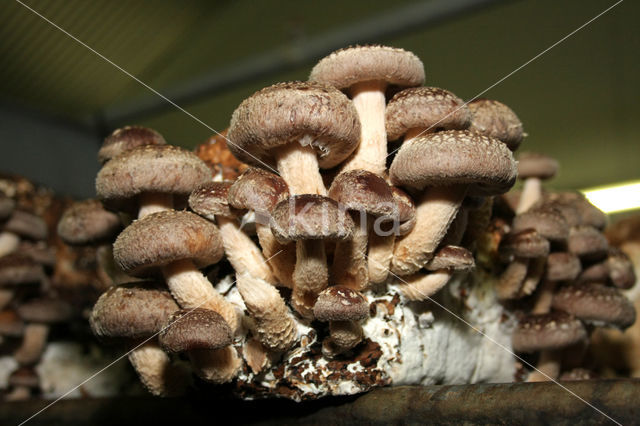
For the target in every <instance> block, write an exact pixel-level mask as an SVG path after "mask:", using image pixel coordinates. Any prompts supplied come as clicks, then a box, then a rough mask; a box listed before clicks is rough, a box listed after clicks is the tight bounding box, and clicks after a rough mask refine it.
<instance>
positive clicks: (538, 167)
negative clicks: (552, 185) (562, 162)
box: [518, 152, 558, 179]
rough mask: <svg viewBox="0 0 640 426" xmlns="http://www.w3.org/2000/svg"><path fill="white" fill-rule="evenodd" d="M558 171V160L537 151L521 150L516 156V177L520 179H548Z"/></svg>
mask: <svg viewBox="0 0 640 426" xmlns="http://www.w3.org/2000/svg"><path fill="white" fill-rule="evenodd" d="M556 173H558V161H557V160H556V159H555V158H551V157H549V156H548V155H544V154H540V153H537V152H522V153H521V154H520V155H519V156H518V177H519V178H520V179H527V178H538V179H550V178H552V177H554V176H555V175H556Z"/></svg>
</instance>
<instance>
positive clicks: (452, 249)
mask: <svg viewBox="0 0 640 426" xmlns="http://www.w3.org/2000/svg"><path fill="white" fill-rule="evenodd" d="M475 265H476V264H475V260H474V258H473V254H472V253H471V252H470V251H469V250H467V249H466V248H464V247H458V246H451V245H449V246H444V247H442V248H441V249H440V250H438V251H437V252H436V254H435V256H434V257H433V259H431V260H430V261H429V263H427V264H426V265H425V269H427V270H429V271H437V270H439V269H451V270H454V271H468V270H470V269H473V268H474V267H475Z"/></svg>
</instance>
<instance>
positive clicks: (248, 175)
mask: <svg viewBox="0 0 640 426" xmlns="http://www.w3.org/2000/svg"><path fill="white" fill-rule="evenodd" d="M228 195H229V196H228V198H229V204H230V205H231V206H232V207H234V208H236V209H243V210H253V211H255V212H256V213H257V214H262V215H269V214H270V213H271V210H273V208H274V207H275V206H276V204H278V203H279V202H280V201H282V200H286V199H287V198H288V197H289V186H288V185H287V183H286V182H285V181H284V179H282V178H281V177H280V176H278V175H276V174H274V173H271V172H268V171H266V170H262V169H258V168H255V167H251V168H249V169H247V170H246V171H245V172H244V173H243V174H242V175H240V177H238V179H237V180H236V181H235V182H233V185H231V187H230V188H229V194H228Z"/></svg>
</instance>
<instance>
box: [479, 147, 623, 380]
mask: <svg viewBox="0 0 640 426" xmlns="http://www.w3.org/2000/svg"><path fill="white" fill-rule="evenodd" d="M557 169H558V163H557V162H556V161H555V160H554V159H552V158H549V157H546V156H544V155H541V154H535V153H523V154H522V155H521V156H520V158H519V163H518V175H519V177H520V178H521V179H523V180H524V185H523V189H522V191H521V192H520V193H517V192H515V193H513V194H507V195H506V196H505V197H503V198H502V199H501V200H500V201H501V204H502V208H501V209H496V211H497V214H496V216H495V218H494V227H495V229H496V231H498V230H499V234H500V235H499V242H497V243H496V242H495V241H494V245H493V249H494V250H495V256H497V257H499V258H500V260H501V261H502V262H503V263H504V268H503V269H502V272H501V273H500V275H499V278H498V280H497V287H496V288H497V293H498V296H499V298H500V299H501V300H502V301H503V302H505V303H506V304H507V306H509V307H511V308H513V310H514V312H515V313H516V315H517V316H518V325H517V327H516V329H515V331H514V334H513V338H512V344H513V349H514V351H515V352H517V353H522V354H530V353H534V354H536V355H537V358H536V357H531V361H535V362H534V363H535V365H536V367H535V370H533V371H529V370H531V369H530V368H526V369H525V370H524V371H521V372H520V373H521V374H520V377H522V378H525V377H526V379H527V380H528V381H544V380H555V379H558V378H559V377H562V378H567V379H570V378H572V377H574V376H575V377H584V373H585V371H588V370H585V368H587V367H589V366H588V365H586V364H585V356H584V355H585V353H586V351H587V346H588V342H589V336H590V335H591V334H592V332H593V331H594V328H595V327H611V328H617V329H620V330H624V329H626V328H628V327H629V326H631V325H632V324H633V323H634V322H635V318H636V313H635V309H634V307H633V305H632V303H631V302H630V301H629V299H627V298H626V297H625V296H624V295H623V294H622V293H621V292H620V290H624V289H629V288H630V287H631V286H633V285H634V284H635V281H636V277H635V274H634V270H633V264H632V263H631V261H630V259H629V258H628V257H627V256H626V255H625V254H624V253H623V252H621V251H620V250H618V249H615V248H612V247H610V246H609V243H608V241H607V239H606V238H605V236H604V234H603V229H604V227H605V226H606V224H607V218H606V216H605V215H604V213H602V212H601V211H600V210H598V209H597V208H596V207H594V206H593V205H591V204H590V203H589V202H588V201H587V200H586V199H585V198H584V196H582V195H581V194H579V193H572V192H558V193H548V192H544V191H543V190H542V188H541V186H540V181H541V180H542V179H549V178H551V177H553V176H554V175H555V173H556V171H557ZM488 247H489V246H487V248H488ZM530 365H532V364H530ZM574 369H580V370H578V371H579V372H580V374H574V371H573V370H574Z"/></svg>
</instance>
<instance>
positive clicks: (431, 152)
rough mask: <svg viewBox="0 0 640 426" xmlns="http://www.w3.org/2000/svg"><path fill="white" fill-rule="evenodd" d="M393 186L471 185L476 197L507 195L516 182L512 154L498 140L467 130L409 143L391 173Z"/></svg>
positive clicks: (398, 157)
mask: <svg viewBox="0 0 640 426" xmlns="http://www.w3.org/2000/svg"><path fill="white" fill-rule="evenodd" d="M389 173H390V177H391V182H392V183H393V184H394V185H403V186H409V187H412V188H416V189H419V190H422V189H424V188H425V187H426V186H449V185H456V184H463V185H470V187H469V189H468V192H469V193H470V194H474V195H490V194H499V193H502V192H506V191H508V190H509V188H511V187H512V186H513V184H514V182H515V179H516V162H515V160H514V159H513V155H512V154H511V151H509V149H507V147H506V146H505V144H503V143H501V142H500V141H499V140H497V139H493V138H490V137H487V136H483V135H480V134H478V133H471V132H469V131H466V130H449V131H444V132H438V133H431V134H427V135H423V136H419V137H416V138H414V139H412V140H410V141H408V142H405V143H404V144H403V145H402V146H401V148H400V150H399V151H398V153H397V154H396V157H395V159H394V160H393V163H392V164H391V167H390V169H389Z"/></svg>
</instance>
